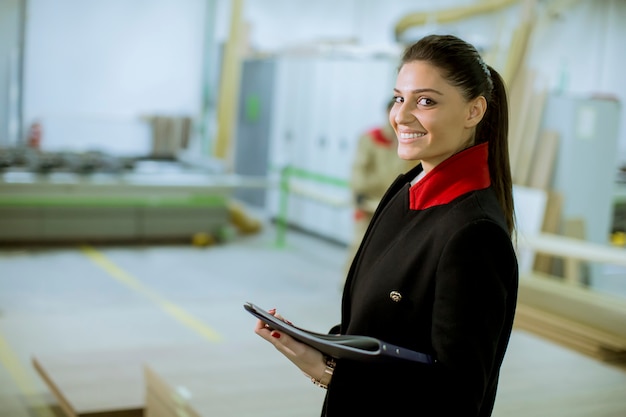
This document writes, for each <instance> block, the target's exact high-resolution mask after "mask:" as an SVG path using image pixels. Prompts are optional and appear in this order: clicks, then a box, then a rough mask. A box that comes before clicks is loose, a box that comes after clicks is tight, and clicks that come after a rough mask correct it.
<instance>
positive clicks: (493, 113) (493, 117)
mask: <svg viewBox="0 0 626 417" xmlns="http://www.w3.org/2000/svg"><path fill="white" fill-rule="evenodd" d="M487 68H488V69H489V73H490V75H491V81H492V83H493V89H492V91H491V97H486V98H487V101H488V102H487V112H486V113H485V116H484V117H483V120H482V121H481V122H480V124H479V125H478V127H477V130H476V141H477V143H481V142H489V156H488V160H489V175H490V177H491V184H492V186H493V188H494V190H495V192H496V195H497V196H498V201H499V202H500V206H501V207H502V210H503V211H504V216H505V219H506V224H507V227H508V229H509V233H510V234H512V233H513V230H514V229H515V215H514V204H513V180H512V177H511V164H510V162H509V141H508V132H509V108H508V103H507V95H506V88H505V86H504V81H503V80H502V77H501V76H500V74H498V72H497V71H496V70H495V69H493V68H492V67H491V66H487Z"/></svg>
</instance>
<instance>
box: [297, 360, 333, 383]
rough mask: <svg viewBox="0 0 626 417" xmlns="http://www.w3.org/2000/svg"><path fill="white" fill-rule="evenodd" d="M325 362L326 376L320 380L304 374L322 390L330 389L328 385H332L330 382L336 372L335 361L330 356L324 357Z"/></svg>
mask: <svg viewBox="0 0 626 417" xmlns="http://www.w3.org/2000/svg"><path fill="white" fill-rule="evenodd" d="M324 361H325V362H326V368H324V374H323V375H322V377H321V378H320V379H315V378H314V377H312V376H311V375H308V374H304V375H306V376H307V378H311V382H313V384H315V385H317V386H318V387H320V388H324V389H328V385H329V384H330V380H331V379H332V377H333V372H334V371H335V365H336V362H335V359H334V358H332V357H330V356H324Z"/></svg>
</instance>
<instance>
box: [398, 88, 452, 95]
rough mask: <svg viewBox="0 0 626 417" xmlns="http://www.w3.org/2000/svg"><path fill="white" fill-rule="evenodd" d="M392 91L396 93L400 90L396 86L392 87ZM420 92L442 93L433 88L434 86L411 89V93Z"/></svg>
mask: <svg viewBox="0 0 626 417" xmlns="http://www.w3.org/2000/svg"><path fill="white" fill-rule="evenodd" d="M393 91H395V92H396V93H400V90H398V89H397V88H394V89H393ZM421 93H435V94H439V95H440V96H442V95H443V93H442V92H440V91H438V90H435V89H434V88H418V89H417V90H413V91H411V94H421Z"/></svg>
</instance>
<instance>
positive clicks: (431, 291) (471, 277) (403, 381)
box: [322, 144, 518, 417]
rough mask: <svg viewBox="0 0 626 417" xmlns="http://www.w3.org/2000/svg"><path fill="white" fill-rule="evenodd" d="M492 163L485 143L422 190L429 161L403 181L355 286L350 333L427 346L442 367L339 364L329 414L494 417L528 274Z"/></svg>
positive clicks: (358, 262) (344, 327)
mask: <svg viewBox="0 0 626 417" xmlns="http://www.w3.org/2000/svg"><path fill="white" fill-rule="evenodd" d="M486 159H487V148H486V144H485V145H484V146H481V145H478V146H475V147H472V148H470V149H468V150H465V151H463V152H461V153H459V154H457V155H455V156H453V157H451V158H449V159H448V160H447V161H444V163H442V164H440V165H438V166H437V167H436V168H435V169H433V170H432V171H431V172H430V173H429V174H428V175H426V176H425V177H424V178H423V179H422V180H421V181H420V182H419V183H417V184H416V185H414V186H412V187H411V185H410V181H411V179H413V178H414V177H415V176H416V175H417V174H418V173H419V172H421V170H422V168H421V165H418V166H417V167H416V168H414V169H412V170H411V171H409V172H408V173H407V174H406V175H401V176H400V177H399V178H398V179H397V180H396V181H395V182H394V183H393V184H392V185H391V186H390V188H389V190H388V192H387V194H386V195H385V197H384V198H383V200H382V201H381V203H380V205H379V207H378V210H377V211H376V213H375V215H374V218H373V219H372V222H371V223H370V227H369V229H368V231H367V233H366V235H365V237H364V239H363V242H362V243H361V247H360V249H359V252H358V253H357V256H356V257H355V260H354V262H353V264H352V267H351V268H350V272H349V274H348V277H347V280H346V286H345V289H344V294H343V301H342V320H341V325H340V332H341V333H343V334H360V335H368V336H373V337H377V338H379V339H382V340H384V341H386V342H389V343H392V344H395V345H400V346H404V347H406V348H409V349H413V350H417V351H422V352H425V353H428V354H431V355H433V356H434V357H435V358H436V360H437V362H436V364H435V365H423V364H417V363H415V364H414V363H408V362H401V363H391V364H372V363H365V362H352V361H347V360H340V361H338V363H337V365H336V369H335V373H334V375H333V378H332V381H331V384H330V387H329V390H328V392H327V396H326V401H325V404H324V410H323V413H322V415H325V416H328V417H337V416H369V415H371V416H374V415H376V416H444V417H447V416H464V417H465V416H468V417H469V416H480V417H484V416H490V415H491V411H492V409H493V405H494V400H495V395H496V388H497V383H498V375H499V369H500V366H501V364H502V360H503V357H504V353H505V350H506V347H507V344H508V340H509V337H510V333H511V329H512V325H513V317H514V313H515V305H516V299H517V283H518V268H517V260H516V256H515V251H514V248H513V245H512V242H511V238H510V236H509V233H508V229H507V226H506V222H505V219H504V216H503V214H502V210H501V208H500V205H499V204H498V201H497V199H496V195H495V193H494V191H493V189H492V188H491V187H490V181H489V175H488V169H487V166H486ZM477 166H478V167H480V166H484V169H481V168H477ZM459 173H463V174H462V175H459ZM392 292H396V296H395V297H392V296H391V294H392ZM398 293H399V295H400V299H398V297H397V294H398Z"/></svg>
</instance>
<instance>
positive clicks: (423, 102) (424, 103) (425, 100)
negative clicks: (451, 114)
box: [417, 97, 435, 106]
mask: <svg viewBox="0 0 626 417" xmlns="http://www.w3.org/2000/svg"><path fill="white" fill-rule="evenodd" d="M417 104H419V105H420V106H430V105H433V104H435V102H434V101H432V100H431V99H429V98H427V97H422V98H420V99H419V100H417Z"/></svg>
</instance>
